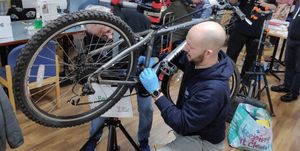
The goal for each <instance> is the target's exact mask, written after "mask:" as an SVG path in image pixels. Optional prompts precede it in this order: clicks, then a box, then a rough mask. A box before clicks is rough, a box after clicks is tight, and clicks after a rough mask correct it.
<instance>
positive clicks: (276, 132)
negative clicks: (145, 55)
mask: <svg viewBox="0 0 300 151" xmlns="http://www.w3.org/2000/svg"><path fill="white" fill-rule="evenodd" d="M278 75H280V77H283V74H278ZM268 81H269V84H270V85H277V84H279V81H277V80H276V79H275V78H274V77H273V76H268ZM281 95H282V94H280V93H274V92H271V99H272V102H273V106H274V110H275V114H276V116H275V117H273V150H274V151H296V150H300V149H299V148H300V143H299V140H300V97H299V99H298V100H297V101H294V102H291V103H284V102H281V101H280V100H279V98H280V96H281ZM132 98H133V99H132V103H133V106H134V117H133V118H129V119H122V124H123V125H124V127H125V128H126V129H127V131H128V132H129V133H130V135H131V136H132V137H133V139H134V140H136V131H137V126H138V125H137V124H138V112H137V109H136V100H135V97H132ZM153 107H154V110H155V111H154V122H153V125H152V130H151V137H150V145H151V147H152V150H154V147H153V146H154V145H156V144H165V143H167V142H169V141H171V140H172V139H173V138H174V136H173V135H172V132H170V130H171V129H170V128H169V127H168V126H166V124H164V121H163V120H162V118H161V116H160V112H159V110H158V109H157V107H156V105H155V104H153ZM17 118H18V120H19V123H20V125H21V128H22V131H23V134H24V139H25V142H24V144H23V145H22V146H21V147H19V148H18V149H15V150H16V151H77V150H79V149H80V148H81V146H82V145H83V144H84V143H85V141H86V140H87V138H88V136H89V135H88V132H89V123H87V124H84V125H81V126H77V127H72V128H63V129H55V128H48V127H44V126H41V125H38V124H36V123H34V122H32V121H31V120H28V119H27V118H26V117H25V116H24V114H22V113H21V112H20V111H18V113H17ZM227 126H228V125H227ZM107 132H108V129H107V128H106V129H105V130H104V136H103V138H102V140H101V142H100V143H99V145H98V146H97V151H104V150H106V143H107ZM117 133H118V143H119V145H120V147H121V150H124V151H132V150H134V149H133V148H132V146H131V145H130V144H129V142H128V141H127V139H125V137H124V135H123V134H122V133H121V131H120V130H118V131H117ZM8 148H9V147H8ZM8 150H11V149H8ZM225 150H226V151H231V150H235V149H233V148H230V147H229V146H228V144H227V143H226V147H225Z"/></svg>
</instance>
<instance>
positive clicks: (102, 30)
mask: <svg viewBox="0 0 300 151" xmlns="http://www.w3.org/2000/svg"><path fill="white" fill-rule="evenodd" d="M85 9H86V10H96V11H101V12H106V13H111V10H110V9H109V8H107V7H104V6H100V5H88V6H87V7H86V8H85ZM86 29H87V31H88V32H89V33H90V34H94V35H96V36H98V37H100V38H104V39H112V35H113V29H111V28H110V27H108V26H105V25H99V24H88V25H86Z"/></svg>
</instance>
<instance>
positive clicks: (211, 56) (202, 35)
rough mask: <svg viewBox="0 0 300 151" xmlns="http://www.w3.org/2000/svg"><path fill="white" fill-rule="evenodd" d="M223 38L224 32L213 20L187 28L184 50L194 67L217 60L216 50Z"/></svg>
mask: <svg viewBox="0 0 300 151" xmlns="http://www.w3.org/2000/svg"><path fill="white" fill-rule="evenodd" d="M225 40H226V33H225V31H224V29H223V27H222V26H221V25H220V24H218V23H216V22H213V21H207V22H203V23H199V24H197V25H195V26H193V27H192V28H191V29H190V30H189V32H188V34H187V36H186V42H187V44H186V45H185V47H184V51H185V52H186V53H187V57H188V59H189V61H192V62H194V63H195V65H196V67H197V66H198V67H202V66H204V67H207V66H210V64H212V65H213V64H215V62H216V61H218V60H217V59H218V52H219V51H220V49H221V48H222V46H223V45H224V42H225Z"/></svg>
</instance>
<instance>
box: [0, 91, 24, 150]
mask: <svg viewBox="0 0 300 151" xmlns="http://www.w3.org/2000/svg"><path fill="white" fill-rule="evenodd" d="M0 107H1V108H2V111H3V116H4V125H5V130H6V138H7V142H8V144H9V146H10V147H11V148H17V147H19V146H20V145H22V144H23V142H24V140H23V135H22V131H21V129H20V127H19V124H18V121H17V119H16V116H15V113H14V112H13V109H12V107H11V105H10V103H9V100H8V97H7V95H6V94H5V92H4V91H3V88H2V86H0Z"/></svg>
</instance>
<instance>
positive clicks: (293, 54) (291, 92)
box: [271, 0, 300, 102]
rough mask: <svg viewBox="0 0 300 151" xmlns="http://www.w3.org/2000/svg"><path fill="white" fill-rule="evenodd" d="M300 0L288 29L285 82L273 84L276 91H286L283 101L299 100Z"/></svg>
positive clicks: (272, 88) (273, 89)
mask: <svg viewBox="0 0 300 151" xmlns="http://www.w3.org/2000/svg"><path fill="white" fill-rule="evenodd" d="M299 27H300V0H298V1H297V3H296V7H295V9H294V12H293V17H292V20H291V23H290V25H289V29H288V31H289V32H288V37H287V46H286V51H285V59H284V63H285V72H284V82H283V84H280V85H277V86H272V87H271V90H272V91H275V92H285V93H286V94H285V95H283V96H281V97H280V99H281V101H283V102H291V101H295V100H297V98H298V96H299V90H300V28H299Z"/></svg>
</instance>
